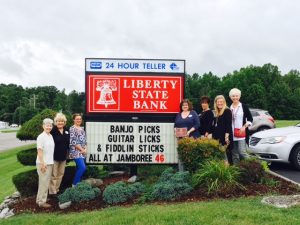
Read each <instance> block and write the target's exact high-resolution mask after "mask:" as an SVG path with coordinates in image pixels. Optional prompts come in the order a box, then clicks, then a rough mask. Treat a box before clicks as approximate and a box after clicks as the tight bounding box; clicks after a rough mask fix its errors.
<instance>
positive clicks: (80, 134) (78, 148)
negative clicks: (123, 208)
mask: <svg viewBox="0 0 300 225" xmlns="http://www.w3.org/2000/svg"><path fill="white" fill-rule="evenodd" d="M73 121H74V125H73V126H72V127H70V130H69V132H70V152H69V158H70V159H74V161H75V163H76V173H75V177H74V180H73V186H75V185H76V184H77V183H79V182H80V180H81V177H82V175H83V174H84V172H85V170H86V166H85V162H84V161H85V156H86V152H87V147H86V134H85V131H84V129H83V128H81V123H82V117H81V115H80V114H78V113H75V114H74V115H73Z"/></svg>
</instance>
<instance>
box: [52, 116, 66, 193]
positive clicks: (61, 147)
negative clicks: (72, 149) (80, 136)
mask: <svg viewBox="0 0 300 225" xmlns="http://www.w3.org/2000/svg"><path fill="white" fill-rule="evenodd" d="M66 122H67V118H66V116H65V115H64V114H62V113H57V114H56V116H55V118H54V124H55V126H54V127H53V129H52V130H51V134H52V136H53V139H54V144H55V147H54V165H53V171H52V177H51V180H50V186H49V194H50V195H55V194H57V193H58V192H59V187H60V184H61V181H62V178H63V176H64V173H65V167H66V159H67V155H68V151H69V145H70V134H69V130H68V129H67V128H66V127H65V125H66Z"/></svg>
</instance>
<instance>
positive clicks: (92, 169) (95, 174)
mask: <svg viewBox="0 0 300 225" xmlns="http://www.w3.org/2000/svg"><path fill="white" fill-rule="evenodd" d="M87 178H96V179H99V178H101V173H100V169H99V167H98V166H87V167H86V171H85V172H84V175H83V179H87Z"/></svg>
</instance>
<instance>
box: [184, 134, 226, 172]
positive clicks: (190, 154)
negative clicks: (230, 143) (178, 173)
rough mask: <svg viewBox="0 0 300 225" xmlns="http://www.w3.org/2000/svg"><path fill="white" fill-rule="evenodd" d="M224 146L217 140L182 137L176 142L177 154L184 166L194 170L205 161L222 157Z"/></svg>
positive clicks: (191, 170)
mask: <svg viewBox="0 0 300 225" xmlns="http://www.w3.org/2000/svg"><path fill="white" fill-rule="evenodd" d="M224 154H225V148H224V147H223V146H222V145H220V144H219V142H218V141H217V140H214V139H207V138H197V139H194V138H183V139H181V140H179V142H178V155H179V158H180V159H181V161H182V162H183V163H184V165H185V168H186V169H187V170H188V171H190V172H192V173H193V172H195V171H196V170H197V169H199V168H200V167H201V165H203V164H204V163H205V162H207V161H211V160H221V159H224Z"/></svg>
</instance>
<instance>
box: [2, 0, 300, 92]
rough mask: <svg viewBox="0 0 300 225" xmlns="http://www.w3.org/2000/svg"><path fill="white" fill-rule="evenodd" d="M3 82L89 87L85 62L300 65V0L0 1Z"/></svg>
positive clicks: (222, 68) (215, 68) (196, 68)
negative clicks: (142, 60)
mask: <svg viewBox="0 0 300 225" xmlns="http://www.w3.org/2000/svg"><path fill="white" fill-rule="evenodd" d="M0 4H1V6H0V30H1V31H0V83H5V84H8V83H15V84H20V85H22V86H23V87H33V86H44V85H54V86H56V87H57V88H58V89H60V90H62V89H63V88H65V89H66V92H67V93H68V92H69V91H71V90H77V91H84V59H85V58H88V57H96V58H97V57H98V58H105V57H109V58H114V57H115V58H166V59H185V60H186V69H187V72H188V73H189V74H193V73H199V74H203V73H205V72H209V71H211V72H213V73H214V74H216V75H218V76H220V77H221V76H224V75H226V73H229V72H230V73H231V72H233V71H234V70H239V69H240V68H241V67H245V66H248V65H251V64H253V65H258V66H261V65H263V64H265V63H272V64H274V65H277V66H278V67H279V70H280V71H281V72H282V74H285V73H287V72H288V71H290V70H291V69H297V70H300V61H299V60H300V25H299V22H300V1H297V0H295V1H294V0H288V1H282V0H265V1H264V0H248V1H246V0H180V1H179V0H151V1H150V0H119V1H116V0H84V1H83V0H81V1H79V0H70V1H69V0H51V1H49V0H48V1H45V0H26V1H23V0H0Z"/></svg>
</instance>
